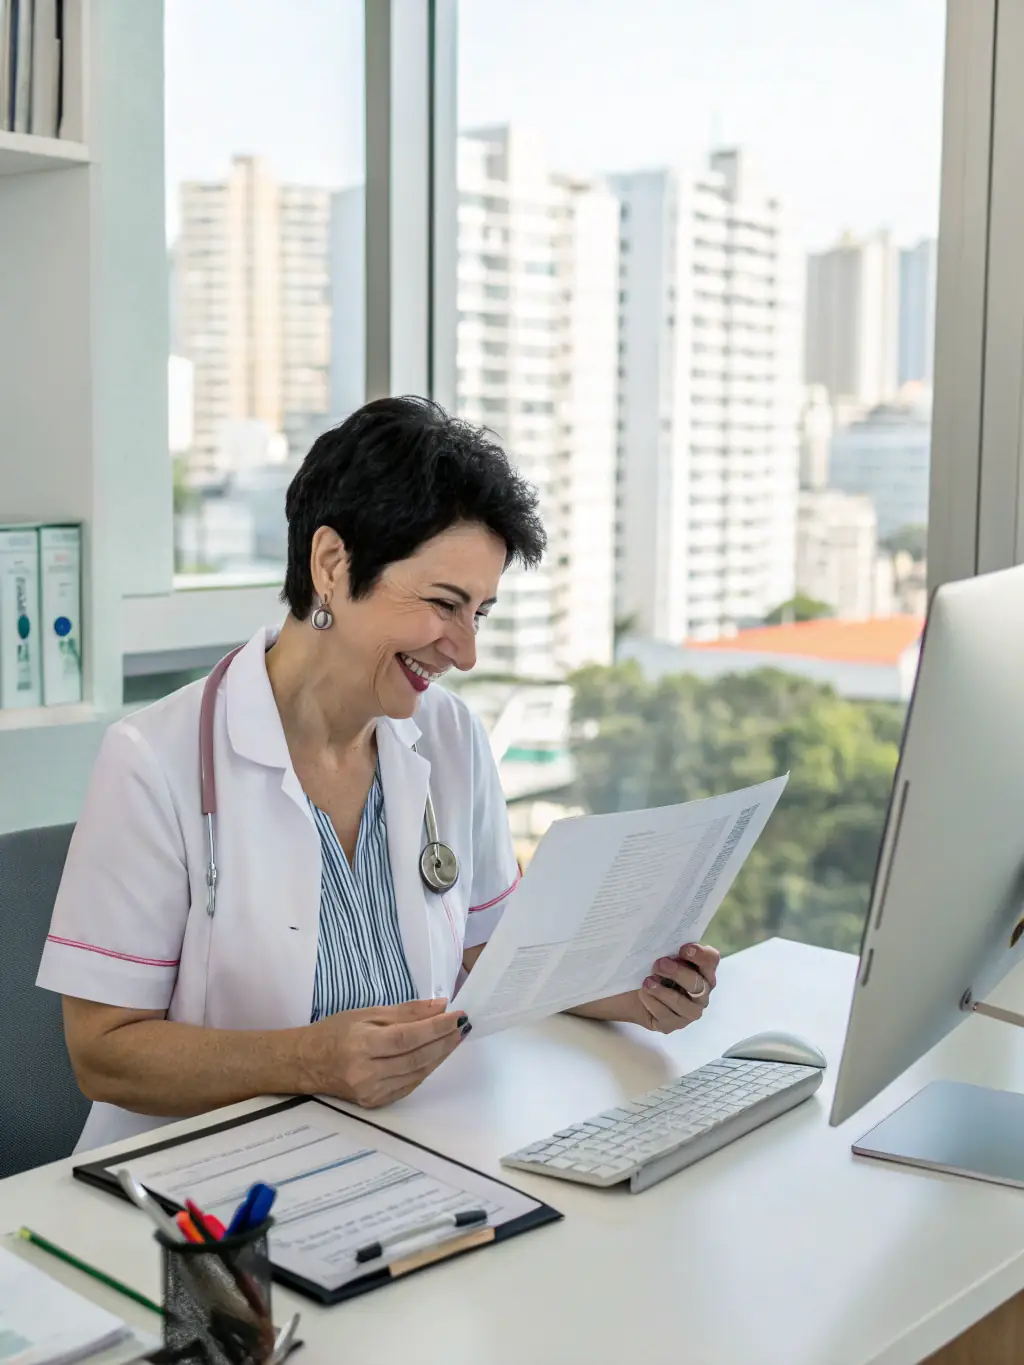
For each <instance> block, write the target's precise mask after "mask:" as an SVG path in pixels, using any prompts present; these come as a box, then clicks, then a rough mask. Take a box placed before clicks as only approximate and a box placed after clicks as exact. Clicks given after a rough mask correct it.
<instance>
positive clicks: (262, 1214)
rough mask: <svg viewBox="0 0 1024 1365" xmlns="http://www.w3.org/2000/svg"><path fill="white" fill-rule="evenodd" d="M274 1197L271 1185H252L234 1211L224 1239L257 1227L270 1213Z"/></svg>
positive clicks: (275, 1194)
mask: <svg viewBox="0 0 1024 1365" xmlns="http://www.w3.org/2000/svg"><path fill="white" fill-rule="evenodd" d="M276 1197H277V1191H276V1190H275V1189H274V1187H273V1186H272V1185H264V1184H262V1183H259V1184H256V1185H253V1186H252V1187H251V1189H250V1190H249V1192H248V1194H247V1195H246V1196H245V1198H244V1199H243V1200H242V1202H241V1203H240V1204H239V1206H238V1208H237V1209H236V1210H235V1213H234V1217H233V1218H232V1219H231V1222H230V1223H229V1224H228V1230H227V1232H226V1233H225V1234H224V1235H225V1237H234V1236H236V1235H237V1234H238V1233H240V1232H248V1231H249V1229H250V1228H257V1227H259V1225H260V1224H261V1223H262V1222H263V1221H264V1220H265V1219H266V1217H267V1215H268V1214H269V1213H270V1210H271V1207H272V1205H273V1203H274V1200H275V1198H276Z"/></svg>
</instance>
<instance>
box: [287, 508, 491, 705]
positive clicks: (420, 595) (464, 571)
mask: <svg viewBox="0 0 1024 1365" xmlns="http://www.w3.org/2000/svg"><path fill="white" fill-rule="evenodd" d="M320 534H321V533H320V532H318V533H317V535H318V536H319V535H320ZM327 534H328V535H330V534H333V533H331V532H328V533H327ZM505 553H506V551H505V542H504V541H503V540H502V539H501V537H500V536H496V535H495V534H494V533H493V532H492V531H490V530H488V528H487V527H486V526H481V525H480V524H479V523H477V522H460V523H458V524H457V525H455V526H452V527H450V528H449V529H448V530H447V531H444V532H442V533H441V535H439V536H435V537H434V538H433V539H432V540H428V541H426V543H425V544H423V545H421V546H420V548H419V549H418V550H417V551H416V553H415V554H414V555H412V556H411V557H410V558H409V559H402V560H399V561H398V562H396V563H394V564H389V565H388V567H387V568H386V569H385V570H384V572H383V574H382V575H381V577H380V580H379V581H378V583H377V585H376V587H375V588H374V589H373V591H372V592H371V593H370V594H369V596H368V597H364V598H361V599H360V600H359V601H355V602H354V601H352V600H351V599H350V598H349V595H348V582H347V576H346V571H345V568H344V562H343V558H342V562H341V563H340V564H339V566H338V569H337V572H336V575H334V576H332V577H333V590H332V592H331V597H330V609H331V612H332V613H333V615H334V621H335V624H334V628H333V629H332V630H330V631H329V632H326V633H325V634H324V636H323V637H322V638H323V640H324V643H325V645H326V644H328V640H329V645H330V648H332V649H335V650H337V651H338V652H339V658H338V663H339V667H340V668H341V669H342V670H343V672H344V674H347V675H349V676H351V672H352V670H353V669H355V670H357V672H358V674H359V677H360V680H361V681H363V682H364V683H365V684H366V685H367V686H368V687H369V690H370V692H371V693H372V698H373V701H374V704H375V706H376V710H377V714H379V715H384V716H391V717H393V718H394V719H396V720H397V719H400V718H402V717H407V716H411V715H413V713H414V712H415V711H416V708H417V706H418V705H419V700H420V697H421V696H422V695H423V693H424V692H425V691H426V690H427V688H428V687H429V686H430V685H431V682H433V681H436V679H437V678H439V677H440V676H441V675H442V674H444V673H446V672H447V671H448V669H450V668H458V669H461V670H465V669H468V668H472V667H473V665H474V664H475V663H476V632H477V629H478V628H479V625H480V622H481V620H482V619H483V618H484V617H485V616H486V615H487V613H488V612H489V611H490V609H491V607H492V606H493V605H494V602H495V599H496V598H497V595H498V582H499V580H500V578H501V575H502V572H503V570H504V568H505ZM314 557H315V550H314ZM342 656H343V657H342Z"/></svg>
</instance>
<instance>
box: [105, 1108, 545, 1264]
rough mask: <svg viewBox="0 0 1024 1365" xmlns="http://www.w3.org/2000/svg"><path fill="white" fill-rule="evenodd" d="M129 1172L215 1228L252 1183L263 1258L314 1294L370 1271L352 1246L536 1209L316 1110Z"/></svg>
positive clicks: (200, 1141)
mask: <svg viewBox="0 0 1024 1365" xmlns="http://www.w3.org/2000/svg"><path fill="white" fill-rule="evenodd" d="M127 1166H128V1169H129V1170H130V1171H131V1173H132V1175H134V1176H135V1177H136V1178H137V1179H138V1180H141V1181H142V1183H143V1185H145V1186H146V1187H147V1189H150V1190H152V1191H154V1193H156V1194H161V1195H163V1196H164V1197H165V1198H167V1199H173V1200H174V1201H175V1203H177V1204H184V1202H185V1200H186V1199H194V1200H195V1201H196V1203H197V1204H198V1205H199V1206H200V1208H202V1209H204V1210H205V1211H206V1212H207V1213H213V1214H216V1215H217V1217H218V1218H220V1219H221V1221H222V1222H224V1223H225V1224H226V1223H228V1222H230V1220H231V1215H232V1213H233V1212H234V1210H235V1207H236V1206H237V1205H238V1204H239V1202H240V1201H241V1199H242V1196H243V1195H244V1194H245V1192H246V1191H247V1190H248V1188H249V1186H250V1185H252V1183H253V1182H254V1181H256V1180H263V1181H265V1182H266V1183H267V1184H268V1185H274V1186H275V1187H276V1188H277V1199H276V1201H275V1203H274V1211H273V1217H274V1225H273V1227H272V1228H271V1232H270V1258H271V1260H272V1262H273V1263H274V1265H275V1266H279V1267H280V1268H282V1269H284V1270H290V1271H292V1272H293V1274H296V1275H301V1276H302V1277H303V1278H304V1279H307V1280H311V1281H312V1282H313V1283H314V1284H318V1285H320V1286H321V1287H322V1288H323V1289H337V1288H339V1287H340V1286H341V1285H343V1284H346V1283H347V1282H348V1281H349V1280H354V1279H358V1278H359V1277H360V1276H363V1275H366V1274H368V1273H372V1272H373V1271H375V1270H379V1269H380V1264H379V1263H377V1262H368V1263H366V1264H363V1265H359V1264H357V1262H356V1259H355V1254H356V1251H357V1250H358V1249H359V1248H360V1247H361V1246H365V1245H367V1244H368V1243H369V1242H376V1241H379V1240H380V1239H381V1238H382V1237H386V1236H393V1235H395V1234H397V1233H400V1232H401V1231H402V1230H403V1229H404V1228H413V1227H416V1226H417V1225H418V1224H420V1223H423V1222H425V1221H426V1220H428V1219H430V1218H432V1217H434V1216H435V1215H437V1214H439V1213H454V1212H458V1211H459V1210H461V1209H477V1208H483V1209H486V1210H487V1214H488V1223H487V1225H488V1226H490V1227H498V1226H499V1225H500V1224H502V1223H506V1222H509V1221H510V1220H512V1219H514V1218H518V1217H520V1216H521V1215H523V1214H527V1213H531V1212H532V1211H533V1210H534V1209H536V1208H537V1207H538V1203H537V1200H535V1199H530V1198H528V1197H527V1196H526V1195H525V1194H520V1193H519V1191H518V1190H513V1189H510V1188H508V1187H507V1186H505V1185H502V1184H499V1183H498V1182H497V1181H494V1180H490V1179H489V1178H488V1177H487V1176H485V1175H482V1174H480V1173H479V1172H477V1171H471V1170H466V1169H464V1168H463V1167H461V1166H456V1165H453V1163H452V1162H450V1161H446V1160H445V1159H444V1157H441V1156H438V1155H436V1153H434V1152H428V1151H424V1150H422V1149H421V1148H417V1147H412V1146H410V1144H409V1143H407V1142H404V1141H403V1140H402V1139H401V1138H400V1137H396V1136H395V1135H394V1134H392V1133H386V1132H384V1131H382V1130H379V1129H376V1128H372V1127H370V1126H368V1125H367V1124H365V1123H360V1122H359V1121H358V1120H357V1119H353V1118H351V1117H349V1116H348V1115H347V1114H344V1113H341V1112H340V1111H338V1110H335V1109H333V1108H330V1107H328V1106H327V1105H325V1104H317V1103H310V1104H308V1105H302V1106H298V1107H296V1108H294V1109H288V1110H285V1111H284V1112H282V1113H278V1114H270V1115H267V1116H266V1117H264V1118H260V1117H257V1118H253V1119H252V1120H249V1121H247V1122H246V1123H244V1124H240V1125H238V1126H237V1127H232V1128H227V1129H225V1130H224V1131H223V1132H220V1133H209V1134H205V1135H203V1136H201V1137H197V1138H195V1139H193V1140H191V1141H186V1142H183V1143H179V1144H176V1145H175V1146H173V1147H168V1148H166V1149H165V1150H164V1151H162V1152H153V1153H151V1154H150V1155H149V1156H141V1157H135V1158H133V1159H131V1160H129V1161H128V1162H127Z"/></svg>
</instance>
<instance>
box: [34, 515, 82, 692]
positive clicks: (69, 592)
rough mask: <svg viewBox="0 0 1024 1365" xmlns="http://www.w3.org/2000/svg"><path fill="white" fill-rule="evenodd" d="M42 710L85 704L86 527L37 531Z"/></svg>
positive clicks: (46, 528)
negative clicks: (84, 573)
mask: <svg viewBox="0 0 1024 1365" xmlns="http://www.w3.org/2000/svg"><path fill="white" fill-rule="evenodd" d="M39 596H40V603H41V614H40V619H41V622H42V626H41V631H40V634H41V636H42V650H43V705H44V706H62V705H67V704H68V703H71V702H78V701H81V700H82V528H81V527H80V526H41V527H40V528H39Z"/></svg>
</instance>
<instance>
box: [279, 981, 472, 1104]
mask: <svg viewBox="0 0 1024 1365" xmlns="http://www.w3.org/2000/svg"><path fill="white" fill-rule="evenodd" d="M447 1004H448V1002H447V1000H410V1001H409V1002H408V1003H407V1004H404V1005H383V1006H381V1007H380V1008H376V1009H367V1010H342V1011H341V1013H340V1014H331V1015H329V1016H328V1017H327V1018H326V1019H320V1020H318V1021H317V1022H316V1023H315V1024H310V1025H309V1027H308V1028H306V1029H303V1030H302V1034H303V1038H302V1046H301V1050H300V1065H301V1066H302V1068H303V1070H304V1072H305V1074H306V1080H307V1083H306V1085H305V1086H304V1087H303V1089H305V1090H307V1091H309V1092H311V1093H313V1094H319V1095H332V1096H334V1098H335V1099H339V1100H350V1101H352V1102H354V1103H355V1104H359V1105H362V1106H363V1107H364V1108H366V1109H376V1108H378V1107H379V1106H380V1105H382V1104H390V1103H391V1102H392V1101H393V1100H400V1099H401V1098H402V1097H403V1096H404V1095H408V1094H409V1093H410V1091H412V1090H415V1089H416V1087H417V1086H418V1085H419V1084H420V1082H421V1081H423V1080H424V1079H425V1078H426V1077H427V1076H429V1075H430V1073H431V1072H432V1071H433V1070H434V1068H435V1067H438V1066H440V1065H441V1063H442V1062H443V1061H444V1059H445V1058H446V1057H447V1056H449V1055H450V1054H451V1053H452V1052H454V1051H455V1049H456V1048H457V1047H458V1045H459V1043H461V1042H462V1039H463V1037H464V1036H465V1035H464V1033H463V1032H462V1030H463V1029H465V1032H466V1033H468V1032H469V1027H468V1024H467V1020H466V1016H465V1015H464V1014H446V1013H445V1009H446V1007H447Z"/></svg>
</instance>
